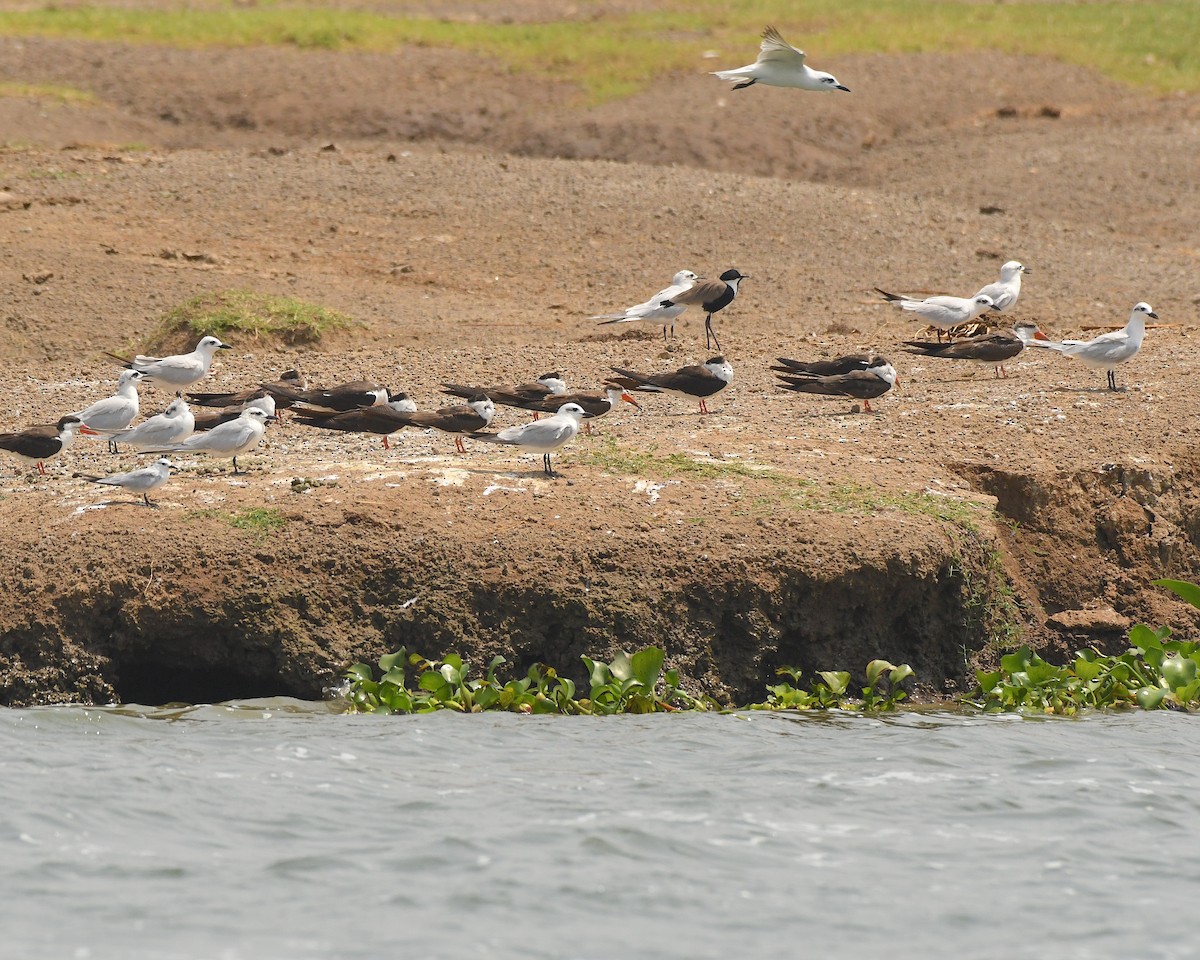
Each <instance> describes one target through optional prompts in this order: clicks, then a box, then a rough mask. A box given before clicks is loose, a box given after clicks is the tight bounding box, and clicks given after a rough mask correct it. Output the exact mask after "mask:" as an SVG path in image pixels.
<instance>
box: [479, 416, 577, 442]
mask: <svg viewBox="0 0 1200 960" xmlns="http://www.w3.org/2000/svg"><path fill="white" fill-rule="evenodd" d="M575 431H576V427H575V424H574V422H573V421H571V420H570V419H569V418H566V417H564V418H562V419H559V418H558V417H548V418H547V419H545V420H535V421H533V423H525V424H522V425H521V426H519V427H507V428H506V429H504V430H501V431H500V432H499V433H498V434H496V436H497V437H498V438H499V440H500V442H501V443H515V444H518V445H520V446H522V447H529V448H531V449H533V450H554V449H557V448H558V447H561V446H562V445H563V444H564V443H566V442H567V441H568V440H570V439H571V438H572V437H573V436H575Z"/></svg>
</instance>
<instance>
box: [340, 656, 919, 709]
mask: <svg viewBox="0 0 1200 960" xmlns="http://www.w3.org/2000/svg"><path fill="white" fill-rule="evenodd" d="M582 660H583V663H584V666H585V667H586V668H587V673H588V691H587V696H584V697H577V696H576V692H577V691H576V688H575V683H574V682H573V681H571V680H570V679H568V678H566V677H560V676H559V675H558V672H557V671H556V670H555V669H554V668H553V667H548V666H546V665H545V664H534V665H533V666H532V667H530V668H529V670H528V671H527V672H526V674H525V676H524V677H521V678H519V679H515V680H509V681H506V682H505V681H501V680H500V679H499V678H498V677H497V675H496V671H497V670H498V669H499V668H500V667H501V666H503V665H504V663H505V662H506V661H505V659H504V657H500V656H497V657H493V658H492V661H491V663H490V664H489V665H488V668H487V671H486V672H485V674H484V675H483V676H482V677H478V678H476V679H471V678H470V677H469V673H470V670H469V667H468V665H467V664H466V663H465V662H464V661H463V659H462V658H461V657H460V656H458V655H457V654H448V655H447V656H446V657H445V659H443V660H441V661H433V660H426V659H425V658H424V657H422V656H421V655H420V654H416V653H413V654H409V653H408V652H407V651H406V650H405V649H404V648H401V649H400V650H398V651H396V652H395V653H389V654H387V655H385V656H383V657H380V658H379V671H380V675H379V677H378V679H377V678H376V672H375V670H374V669H372V667H370V666H369V665H368V664H365V663H356V664H354V665H353V666H352V667H350V669H349V670H348V671H347V672H346V679H347V680H348V681H349V686H348V687H347V689H346V692H345V697H346V699H347V701H348V702H349V704H350V709H351V710H353V711H354V712H357V713H432V712H433V711H435V710H457V711H459V712H462V713H480V712H482V711H484V710H507V711H512V712H516V713H554V714H570V715H576V714H588V715H593V716H609V715H612V714H618V713H673V712H676V711H680V710H691V711H703V710H718V709H722V706H721V704H719V703H717V702H716V701H715V700H714V699H712V698H711V697H709V696H707V695H700V696H693V695H692V694H690V693H687V692H686V691H684V690H683V689H682V681H681V679H680V676H679V671H677V670H664V669H663V667H664V663H665V660H666V651H664V650H663V649H662V648H661V647H646V648H644V649H642V650H639V651H637V652H636V653H633V654H628V653H625V652H624V651H622V652H620V653H618V654H617V655H616V657H614V658H613V660H612V662H611V663H605V662H604V661H602V660H595V659H593V658H591V657H586V656H585V657H583V658H582ZM780 673H781V675H786V676H790V677H791V678H792V680H793V681H794V682H795V683H797V684H798V683H799V681H800V676H801V673H800V671H799V670H797V669H795V668H794V667H783V668H781V670H780ZM866 675H867V686H865V687H864V688H863V697H862V699H861V700H856V699H854V698H853V697H852V696H851V695H850V693H849V687H850V674H849V673H841V672H834V671H825V672H822V673H820V674H818V676H817V679H816V680H814V682H813V686H812V688H811V690H808V691H806V690H803V689H801V688H799V687H796V686H793V685H792V684H790V683H782V684H779V685H777V686H774V687H768V688H767V693H768V698H767V700H766V701H765V702H764V703H755V704H749V705H748V706H747V707H745V708H744V709H754V710H812V709H834V708H839V709H859V710H864V711H868V712H876V711H881V710H894V709H895V708H896V704H898V703H899V702H900V701H901V700H903V699H904V697H905V692H904V690H903V689H901V686H900V685H901V683H902V682H903V681H904V680H905V679H907V678H908V677H910V676H912V668H911V667H909V666H908V665H907V664H904V665H902V666H899V667H897V666H894V665H893V664H890V663H888V662H887V661H885V660H872V661H871V663H870V664H868V665H867V671H866Z"/></svg>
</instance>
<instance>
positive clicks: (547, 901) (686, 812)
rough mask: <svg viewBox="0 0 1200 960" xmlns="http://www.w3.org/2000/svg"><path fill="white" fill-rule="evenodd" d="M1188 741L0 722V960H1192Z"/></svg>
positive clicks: (271, 722)
mask: <svg viewBox="0 0 1200 960" xmlns="http://www.w3.org/2000/svg"><path fill="white" fill-rule="evenodd" d="M1196 722H1197V720H1196V718H1194V717H1191V716H1186V715H1181V714H1175V713H1155V714H1136V715H1119V716H1107V715H1095V716H1091V717H1088V718H1086V719H1082V720H1078V719H1077V720H1061V719H1046V720H1040V719H1039V720H1029V719H1024V720H1022V719H1016V718H1012V717H999V718H992V717H987V718H985V717H979V716H959V715H951V714H921V713H905V714H901V715H899V716H894V717H889V718H886V719H872V718H863V717H856V716H833V717H821V716H815V715H811V714H810V715H803V716H799V717H797V716H783V715H772V714H765V713H751V714H738V715H695V716H652V717H612V718H604V719H598V718H587V717H571V718H559V717H527V716H513V715H483V716H467V717H464V716H460V715H455V714H451V713H442V714H437V715H432V716H422V717H370V716H362V717H353V716H339V715H333V714H331V713H329V712H328V710H327V709H326V708H324V707H322V706H321V705H317V704H302V703H298V702H295V701H286V700H273V701H257V702H255V703H248V704H238V705H223V706H209V707H196V708H189V709H185V710H174V711H171V710H157V711H138V710H136V709H130V708H119V709H84V708H45V709H37V710H7V711H0V858H2V862H3V870H2V871H0V921H2V923H0V957H4V958H20V960H40V958H54V960H62V958H121V960H139V958H154V960H172V958H186V960H198V958H214V960H241V958H247V960H249V958H255V960H273V958H281V960H283V958H288V960H292V958H307V957H322V958H343V957H354V958H357V957H364V958H366V957H371V958H379V957H395V958H403V960H413V958H416V960H419V958H447V960H449V958H522V960H529V958H543V957H544V958H581V960H583V958H588V960H590V958H596V960H600V958H604V960H609V958H619V960H624V958H629V957H646V958H660V957H663V958H666V957H670V958H674V957H679V958H684V957H687V958H709V957H712V958H716V957H721V958H727V957H728V958H733V957H737V958H758V957H769V956H781V957H801V958H803V957H826V956H836V957H872V958H878V957H885V958H909V957H913V958H922V960H924V958H939V957H946V958H950V957H953V958H972V957H979V958H991V957H996V958H1021V957H1029V958H1055V960H1064V958H1092V957H1105V958H1108V957H1112V958H1116V957H1121V958H1159V957H1161V958H1177V957H1195V956H1198V955H1200V946H1198V944H1200V937H1198V936H1197V926H1196V908H1195V903H1196V897H1197V894H1198V893H1200V855H1198V851H1200V829H1198V825H1200V762H1198V760H1200V756H1198V754H1200V749H1198V747H1197V743H1198V742H1200V728H1197V727H1196Z"/></svg>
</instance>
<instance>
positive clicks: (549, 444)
mask: <svg viewBox="0 0 1200 960" xmlns="http://www.w3.org/2000/svg"><path fill="white" fill-rule="evenodd" d="M582 421H583V407H581V406H580V405H579V404H577V403H564V404H563V405H562V406H561V407H559V408H558V412H557V413H556V414H554V416H552V417H547V418H546V419H545V420H534V421H533V423H524V424H521V425H520V426H519V427H507V428H505V429H504V430H501V431H500V432H499V433H473V434H471V438H472V439H474V440H486V441H487V442H488V443H504V444H508V445H509V446H514V447H521V448H522V449H523V450H528V451H529V452H530V453H540V454H541V455H542V469H543V470H544V471H545V473H546V476H548V477H555V476H558V474H556V473H555V472H554V468H553V467H552V466H551V465H550V454H552V453H554V452H555V451H556V450H558V449H560V448H561V447H562V446H563V445H564V444H566V443H568V442H570V441H571V440H573V439H574V438H575V435H576V434H577V433H579V425H580V423H581V422H582Z"/></svg>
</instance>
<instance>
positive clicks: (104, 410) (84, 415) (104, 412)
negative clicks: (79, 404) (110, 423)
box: [71, 397, 133, 426]
mask: <svg viewBox="0 0 1200 960" xmlns="http://www.w3.org/2000/svg"><path fill="white" fill-rule="evenodd" d="M132 410H133V401H131V400H127V399H126V398H125V397H105V398H104V399H103V400H97V401H96V402H95V403H93V404H92V405H91V406H90V407H88V408H87V409H86V410H81V411H79V413H73V414H71V416H73V417H78V418H79V419H80V420H82V421H83V422H84V423H87V422H88V420H90V419H91V418H93V417H96V418H101V417H121V416H124V415H126V414H130V413H131V412H132ZM129 419H130V420H132V419H133V416H130V417H129ZM88 426H91V424H88Z"/></svg>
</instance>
